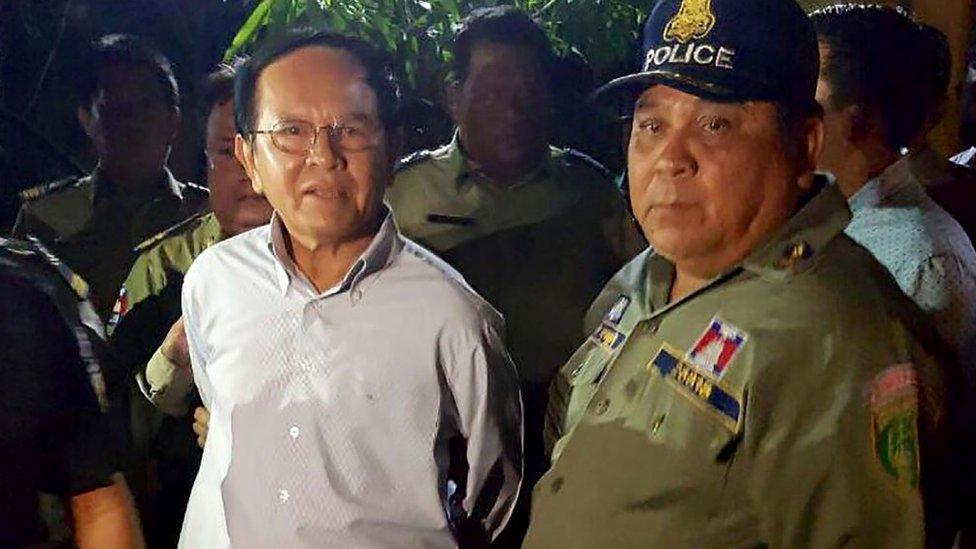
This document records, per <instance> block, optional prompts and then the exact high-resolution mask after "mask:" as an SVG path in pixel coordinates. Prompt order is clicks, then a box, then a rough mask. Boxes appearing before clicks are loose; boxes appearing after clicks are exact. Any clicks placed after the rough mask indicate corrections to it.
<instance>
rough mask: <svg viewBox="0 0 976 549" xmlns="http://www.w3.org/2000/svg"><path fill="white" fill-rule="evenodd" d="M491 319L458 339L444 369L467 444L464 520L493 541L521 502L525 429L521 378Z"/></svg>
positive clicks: (498, 326) (495, 320)
mask: <svg viewBox="0 0 976 549" xmlns="http://www.w3.org/2000/svg"><path fill="white" fill-rule="evenodd" d="M492 315H493V317H488V318H485V319H484V320H483V322H482V326H481V329H480V332H479V331H477V330H471V331H472V332H476V333H467V334H458V335H457V336H456V337H455V341H454V342H452V345H451V347H453V349H452V352H451V355H452V356H451V359H452V361H453V362H454V363H453V364H448V365H446V368H445V370H446V371H447V375H448V378H449V383H450V385H451V390H452V392H453V396H454V401H455V404H456V406H457V412H458V421H459V423H460V425H459V429H460V431H461V434H462V435H463V437H464V438H465V440H466V448H465V450H464V455H465V457H466V461H467V472H466V485H465V486H464V488H463V494H464V498H463V500H462V501H461V505H463V510H464V515H465V517H463V518H464V519H465V522H466V523H467V524H477V525H480V528H479V530H480V531H481V532H480V535H482V536H487V538H489V539H494V538H495V537H496V536H497V535H498V534H499V533H500V532H501V530H502V528H503V527H504V526H505V524H506V522H507V521H508V518H509V516H510V515H511V512H512V509H513V507H514V504H515V500H516V498H517V496H518V492H519V488H520V485H521V478H522V429H523V423H522V421H523V420H522V401H521V397H520V396H519V384H518V376H517V374H516V371H515V365H514V364H513V363H512V359H511V358H510V357H509V354H508V351H507V350H506V348H505V343H504V341H503V338H502V336H501V332H502V330H501V325H502V321H501V319H500V317H498V316H497V313H494V312H493V311H492ZM453 518H457V517H453ZM463 529H464V528H463V527H462V530H463ZM462 537H463V536H462Z"/></svg>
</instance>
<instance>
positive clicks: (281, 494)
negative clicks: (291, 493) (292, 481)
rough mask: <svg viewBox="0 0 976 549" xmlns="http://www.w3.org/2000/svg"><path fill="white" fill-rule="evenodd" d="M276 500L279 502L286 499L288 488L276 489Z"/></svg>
mask: <svg viewBox="0 0 976 549" xmlns="http://www.w3.org/2000/svg"><path fill="white" fill-rule="evenodd" d="M278 500H279V501H280V502H281V503H284V502H286V501H288V490H278Z"/></svg>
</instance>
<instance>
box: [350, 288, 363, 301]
mask: <svg viewBox="0 0 976 549" xmlns="http://www.w3.org/2000/svg"><path fill="white" fill-rule="evenodd" d="M352 298H353V299H354V300H355V301H359V300H360V299H362V298H363V291H362V290H360V289H359V288H356V289H355V290H353V291H352Z"/></svg>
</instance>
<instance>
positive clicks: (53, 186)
mask: <svg viewBox="0 0 976 549" xmlns="http://www.w3.org/2000/svg"><path fill="white" fill-rule="evenodd" d="M81 179H82V178H81V177H66V178H64V179H59V180H57V181H51V182H50V183H44V184H41V185H37V186H35V187H28V188H26V189H24V190H22V191H20V192H19V193H17V196H19V197H20V200H21V201H22V202H30V201H31V200H37V199H38V198H41V197H42V196H46V195H49V194H51V193H54V192H57V191H59V190H61V189H64V188H65V187H70V186H71V185H73V184H76V183H78V182H79V181H81Z"/></svg>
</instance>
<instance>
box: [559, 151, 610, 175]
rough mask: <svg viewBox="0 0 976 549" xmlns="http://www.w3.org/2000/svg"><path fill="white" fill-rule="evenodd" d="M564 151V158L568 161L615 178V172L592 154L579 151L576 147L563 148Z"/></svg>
mask: <svg viewBox="0 0 976 549" xmlns="http://www.w3.org/2000/svg"><path fill="white" fill-rule="evenodd" d="M563 151H564V153H565V156H564V158H565V159H566V161H567V162H568V163H570V164H575V165H583V166H586V167H588V168H590V169H592V170H593V171H595V172H598V173H600V174H601V175H603V176H605V177H609V178H613V174H612V173H610V170H608V169H607V168H606V167H605V166H604V165H603V164H601V163H600V162H598V161H597V160H596V159H595V158H593V157H592V156H590V155H588V154H585V153H582V152H580V151H577V150H576V149H563Z"/></svg>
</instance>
